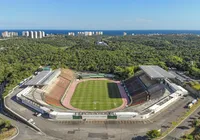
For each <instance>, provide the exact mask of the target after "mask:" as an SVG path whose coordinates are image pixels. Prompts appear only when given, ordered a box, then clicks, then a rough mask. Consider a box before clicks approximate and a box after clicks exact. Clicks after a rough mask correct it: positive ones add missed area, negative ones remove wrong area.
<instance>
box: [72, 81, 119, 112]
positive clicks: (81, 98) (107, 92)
mask: <svg viewBox="0 0 200 140" xmlns="http://www.w3.org/2000/svg"><path fill="white" fill-rule="evenodd" d="M70 103H71V105H72V106H73V107H75V108H79V109H82V110H91V111H98V110H110V109H113V108H117V107H119V106H121V105H122V103H123V101H122V99H121V95H120V92H119V89H118V86H117V84H116V83H113V82H111V81H109V80H88V81H83V82H81V83H79V84H78V85H77V87H76V90H75V92H74V94H73V96H72V99H71V101H70Z"/></svg>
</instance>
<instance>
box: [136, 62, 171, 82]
mask: <svg viewBox="0 0 200 140" xmlns="http://www.w3.org/2000/svg"><path fill="white" fill-rule="evenodd" d="M140 69H141V70H143V71H144V72H145V73H146V74H147V75H148V76H149V77H150V78H151V79H165V78H169V79H174V78H175V76H174V75H173V74H171V73H169V72H167V71H166V70H164V69H162V68H161V67H159V66H156V65H143V66H140Z"/></svg>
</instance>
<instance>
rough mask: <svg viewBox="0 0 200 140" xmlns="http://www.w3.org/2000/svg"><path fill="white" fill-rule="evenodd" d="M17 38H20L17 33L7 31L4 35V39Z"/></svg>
mask: <svg viewBox="0 0 200 140" xmlns="http://www.w3.org/2000/svg"><path fill="white" fill-rule="evenodd" d="M15 36H18V33H17V32H8V31H5V32H3V33H2V37H15Z"/></svg>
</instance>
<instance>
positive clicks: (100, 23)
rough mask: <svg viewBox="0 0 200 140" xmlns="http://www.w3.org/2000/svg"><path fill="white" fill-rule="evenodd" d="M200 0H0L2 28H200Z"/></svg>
mask: <svg viewBox="0 0 200 140" xmlns="http://www.w3.org/2000/svg"><path fill="white" fill-rule="evenodd" d="M199 7H200V0H0V10H1V13H0V29H69V30H74V29H77V30H78V29H79V30H80V29H82V30H85V29H91V30H155V29H157V30H164V29H165V30H200V8H199Z"/></svg>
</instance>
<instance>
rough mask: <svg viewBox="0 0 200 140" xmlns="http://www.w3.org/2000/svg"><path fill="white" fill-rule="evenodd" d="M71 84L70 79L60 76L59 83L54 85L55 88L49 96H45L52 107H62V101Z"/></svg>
mask: <svg viewBox="0 0 200 140" xmlns="http://www.w3.org/2000/svg"><path fill="white" fill-rule="evenodd" d="M69 84H70V81H69V80H68V79H66V78H64V77H62V76H59V77H58V80H57V82H56V83H55V84H54V87H53V88H52V89H51V90H50V91H49V93H48V94H45V101H46V102H47V103H48V104H51V105H55V106H62V105H61V103H60V100H61V98H62V96H63V95H64V93H65V91H66V89H67V87H68V86H69Z"/></svg>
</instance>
